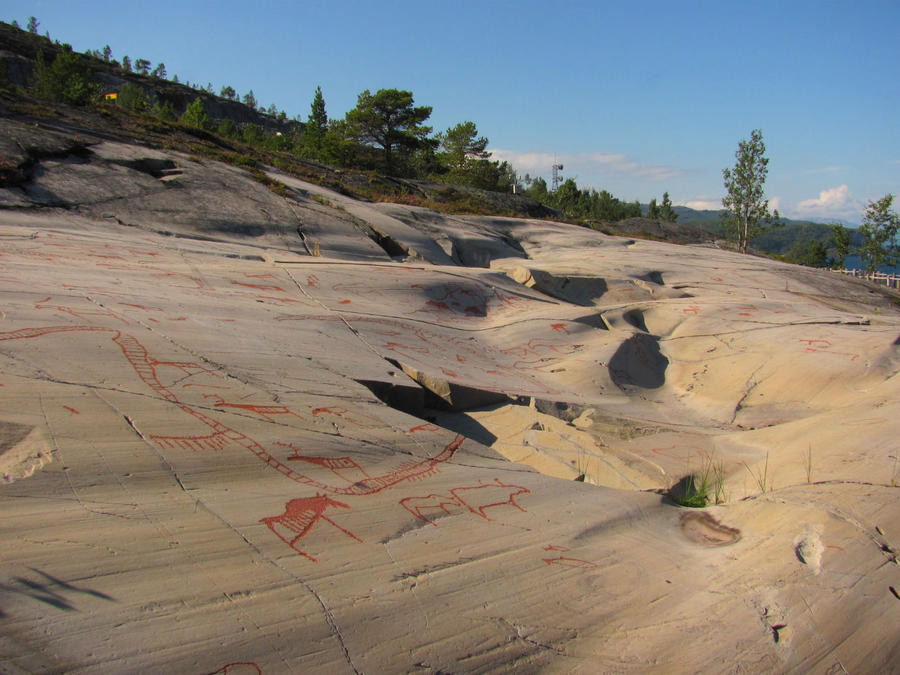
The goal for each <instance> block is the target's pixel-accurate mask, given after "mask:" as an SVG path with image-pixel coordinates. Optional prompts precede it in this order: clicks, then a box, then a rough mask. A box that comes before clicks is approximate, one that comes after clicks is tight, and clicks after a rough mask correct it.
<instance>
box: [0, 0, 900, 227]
mask: <svg viewBox="0 0 900 675" xmlns="http://www.w3.org/2000/svg"><path fill="white" fill-rule="evenodd" d="M0 7H2V8H3V11H2V15H0V19H2V20H4V21H12V20H13V19H16V20H17V21H18V22H19V24H20V25H22V26H24V25H25V22H26V21H27V19H28V17H29V16H31V15H34V16H36V17H37V19H38V21H39V22H40V27H39V30H40V32H41V33H42V34H43V33H44V32H45V31H47V32H49V33H50V36H51V38H53V39H58V40H60V41H61V42H69V43H71V44H72V46H73V47H74V48H75V49H76V50H78V51H84V50H86V49H100V48H102V47H103V46H104V45H105V44H109V45H110V47H112V50H113V57H114V58H117V59H120V58H121V57H122V56H123V55H125V54H127V55H129V56H130V57H131V58H132V60H134V59H135V58H139V57H140V58H146V59H148V60H150V61H151V62H153V64H156V63H158V62H160V61H162V62H164V63H165V64H166V68H167V71H168V74H169V76H170V77H171V76H172V75H173V74H177V75H178V77H179V79H181V80H182V81H184V80H189V81H191V82H199V83H202V84H206V83H207V82H211V83H212V84H213V87H214V88H215V90H216V91H217V92H218V90H219V89H220V88H221V87H222V86H223V85H226V84H228V85H231V86H232V87H234V88H235V89H236V90H237V91H238V93H240V94H244V93H246V92H247V91H248V90H250V89H252V90H253V92H254V94H255V96H256V98H257V100H258V101H259V102H260V103H263V104H264V105H266V106H268V105H269V104H271V103H274V104H276V105H277V106H278V108H279V109H283V110H285V111H286V112H287V113H288V115H289V116H291V117H294V116H296V115H298V114H300V115H302V117H303V118H304V119H305V118H306V116H307V115H308V114H309V105H310V102H311V100H312V96H313V93H314V92H315V88H316V86H317V85H321V87H322V91H323V93H324V96H325V104H326V109H327V112H328V114H329V116H332V117H342V116H343V115H344V113H345V112H346V111H347V110H349V109H350V108H352V107H353V106H354V105H355V104H356V96H357V94H358V93H359V92H361V91H362V90H364V89H370V90H372V91H375V90H377V89H380V88H387V87H396V88H398V89H408V90H410V91H412V92H413V94H414V96H415V100H416V104H418V105H430V106H433V108H434V112H433V114H432V118H431V120H430V123H431V124H433V126H434V127H435V130H442V129H446V128H447V127H449V126H452V125H454V124H456V123H457V122H461V121H465V120H472V121H474V122H475V123H476V124H477V125H478V129H479V132H480V133H481V134H483V135H485V136H487V137H488V138H489V139H490V146H489V147H490V149H492V150H493V151H494V157H495V158H497V159H507V160H509V161H510V162H511V163H512V164H513V165H514V166H515V167H516V168H517V169H518V171H519V172H520V173H521V174H524V173H526V172H527V173H530V174H531V175H532V176H534V175H543V176H545V177H547V178H549V174H550V165H551V164H552V162H553V158H554V156H555V157H556V158H557V160H558V161H559V162H560V163H562V164H564V165H565V168H566V170H565V171H564V172H563V173H564V175H565V176H567V177H574V178H576V180H577V182H578V183H579V185H581V186H582V187H585V186H592V187H596V188H597V189H607V190H609V191H610V192H612V193H613V194H614V195H616V196H617V197H620V198H623V199H627V200H629V201H630V200H634V199H639V200H640V201H642V202H647V201H649V200H650V199H651V198H652V197H657V198H660V197H661V195H662V193H663V192H664V191H668V192H669V194H670V196H671V198H672V200H673V201H674V202H675V203H676V204H687V205H689V206H694V207H696V208H703V207H706V208H718V207H719V206H720V200H721V198H722V195H723V193H724V188H723V186H722V169H723V168H725V167H730V166H732V165H733V164H734V152H735V150H736V149H737V144H738V142H739V141H740V140H741V139H744V138H748V137H749V135H750V132H751V131H752V130H753V129H756V128H759V129H762V132H763V136H764V139H765V142H766V145H767V155H768V157H769V158H770V164H769V176H768V180H767V182H766V194H767V196H768V197H769V199H770V200H771V202H772V203H773V205H775V206H777V207H778V208H779V209H780V210H781V212H782V213H783V214H784V215H787V216H790V217H802V218H811V219H817V220H829V219H838V218H840V219H844V220H848V221H851V222H859V221H860V220H861V218H862V211H863V209H864V207H865V204H866V203H867V202H868V201H869V200H873V199H878V198H880V197H882V196H884V195H885V194H887V193H889V192H891V193H900V124H898V115H897V113H898V108H900V106H898V103H900V78H898V66H900V39H898V34H900V30H898V29H900V2H898V0H881V1H867V0H857V1H856V2H850V0H845V1H841V2H832V1H829V0H818V1H816V2H807V1H798V2H790V0H780V1H778V2H770V1H769V0H759V1H758V2H753V3H749V2H746V1H745V0H744V1H742V2H729V1H725V0H719V1H718V2H674V1H672V0H668V1H656V0H647V1H644V2H642V1H640V0H632V1H628V2H626V1H625V0H617V1H615V2H606V1H601V0H597V1H594V2H580V1H572V2H565V3H558V4H557V3H549V2H546V1H544V2H533V1H531V0H520V1H519V2H500V1H497V2H492V1H490V0H481V1H480V2H474V1H469V0H458V1H456V2H453V1H451V0H442V1H440V2H438V1H432V0H418V1H406V0H381V1H375V0H369V1H364V0H329V1H327V2H324V1H323V2H274V1H270V0H257V1H256V2H252V3H250V2H236V1H234V0H216V1H214V2H213V1H209V2H207V1H205V0H180V1H178V2H172V1H170V0H154V1H153V2H146V1H145V2H140V3H138V2H133V1H129V0H115V1H107V0H81V1H80V2H74V1H72V0H28V1H27V2H25V1H21V2H19V1H15V0H6V1H5V2H3V3H2V5H0Z"/></svg>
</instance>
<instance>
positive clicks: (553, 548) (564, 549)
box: [544, 544, 572, 553]
mask: <svg viewBox="0 0 900 675" xmlns="http://www.w3.org/2000/svg"><path fill="white" fill-rule="evenodd" d="M544 550H545V551H562V552H563V553H568V552H569V551H571V550H572V549H570V548H569V547H568V546H556V545H554V544H550V545H548V546H545V547H544Z"/></svg>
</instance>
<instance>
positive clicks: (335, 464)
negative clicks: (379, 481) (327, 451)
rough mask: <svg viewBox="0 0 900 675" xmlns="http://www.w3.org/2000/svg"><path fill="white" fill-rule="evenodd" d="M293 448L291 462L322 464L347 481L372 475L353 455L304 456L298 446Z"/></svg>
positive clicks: (351, 481)
mask: <svg viewBox="0 0 900 675" xmlns="http://www.w3.org/2000/svg"><path fill="white" fill-rule="evenodd" d="M291 447H293V446H291ZM293 449H294V454H293V455H291V456H290V457H288V461H289V462H309V463H310V464H315V465H316V466H321V467H323V468H326V469H328V470H329V471H331V472H332V473H333V474H334V475H336V476H337V477H338V478H340V479H341V480H344V481H346V482H347V483H350V484H355V483H359V482H360V481H363V480H365V479H367V478H371V477H372V476H370V475H369V474H368V473H366V470H365V469H363V468H362V467H361V466H360V465H359V464H358V463H357V462H356V460H355V459H353V458H352V457H304V456H303V455H301V454H299V452H300V451H299V449H298V448H293Z"/></svg>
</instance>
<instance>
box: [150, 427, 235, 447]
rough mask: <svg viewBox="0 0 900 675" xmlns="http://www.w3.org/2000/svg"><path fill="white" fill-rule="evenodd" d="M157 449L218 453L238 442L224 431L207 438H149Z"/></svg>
mask: <svg viewBox="0 0 900 675" xmlns="http://www.w3.org/2000/svg"><path fill="white" fill-rule="evenodd" d="M150 439H151V440H153V441H155V442H156V444H157V445H159V447H161V448H163V449H170V450H192V451H195V452H197V451H203V450H212V451H213V452H218V451H219V450H224V449H225V448H227V447H228V446H229V445H230V444H231V443H232V442H233V441H240V437H239V436H234V435H229V434H228V433H227V432H225V431H219V432H216V433H214V434H209V435H207V436H150Z"/></svg>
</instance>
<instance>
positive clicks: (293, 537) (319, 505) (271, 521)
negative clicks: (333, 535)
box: [259, 494, 362, 562]
mask: <svg viewBox="0 0 900 675" xmlns="http://www.w3.org/2000/svg"><path fill="white" fill-rule="evenodd" d="M335 506H336V507H340V508H344V509H349V508H350V507H349V506H347V505H346V504H344V503H343V502H339V501H336V500H334V499H331V497H329V496H328V495H324V494H317V495H316V496H315V497H301V498H299V499H292V500H291V501H289V502H288V503H287V504H286V505H285V509H284V513H282V514H281V515H280V516H270V517H268V518H262V519H260V521H259V522H261V523H265V524H266V527H268V528H269V529H270V530H272V532H274V533H275V535H276V536H277V537H278V538H279V539H281V540H282V541H283V542H284V543H286V544H287V545H288V546H290V547H291V548H292V549H294V550H295V551H297V553H299V554H300V555H302V556H304V557H306V558H309V559H310V560H312V561H313V562H318V560H316V558H313V557H312V556H311V555H309V553H305V552H304V551H301V550H300V549H299V548H298V546H297V544H298V542H299V541H300V540H301V539H302V538H303V537H305V536H306V535H307V534H309V531H310V530H311V529H312V528H313V526H314V525H315V524H316V523H317V522H319V521H320V520H324V521H326V522H328V523H331V524H332V525H334V526H335V527H336V528H337V529H339V530H340V531H341V532H343V533H344V534H346V535H347V536H348V537H352V538H353V539H356V541H359V542H361V541H362V539H360V538H359V537H357V536H356V535H355V534H353V533H352V532H351V531H350V530H347V529H345V528H343V527H341V526H340V525H338V524H337V523H336V522H334V521H333V520H332V519H331V518H329V517H328V516H326V515H325V510H326V509H328V508H329V507H335Z"/></svg>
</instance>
